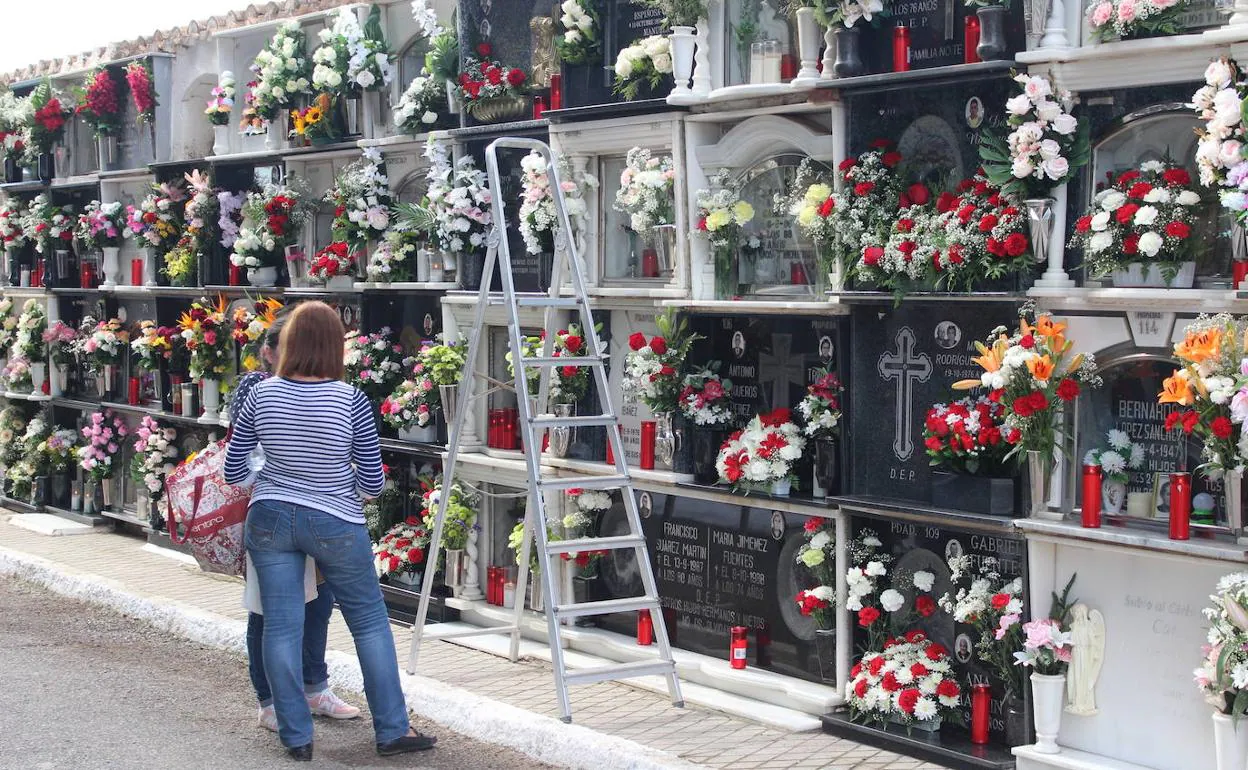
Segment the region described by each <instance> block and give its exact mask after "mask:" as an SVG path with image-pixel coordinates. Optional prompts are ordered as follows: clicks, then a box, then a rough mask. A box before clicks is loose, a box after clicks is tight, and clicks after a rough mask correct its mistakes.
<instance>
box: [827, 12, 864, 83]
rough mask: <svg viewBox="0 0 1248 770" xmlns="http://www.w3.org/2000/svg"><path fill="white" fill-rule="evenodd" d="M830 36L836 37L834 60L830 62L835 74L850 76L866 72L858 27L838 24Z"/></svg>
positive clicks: (841, 76)
mask: <svg viewBox="0 0 1248 770" xmlns="http://www.w3.org/2000/svg"><path fill="white" fill-rule="evenodd" d="M832 36H833V37H834V38H836V61H835V62H833V64H832V71H833V72H835V73H836V76H837V77H838V78H852V77H854V76H855V75H861V74H863V73H864V72H866V71H867V68H866V65H865V64H863V63H862V48H861V46H860V45H859V42H860V38H859V35H858V28H857V27H846V26H844V25H843V24H838V25H837V26H836V31H835V32H833V33H832Z"/></svg>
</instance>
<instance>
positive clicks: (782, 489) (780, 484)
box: [771, 478, 793, 497]
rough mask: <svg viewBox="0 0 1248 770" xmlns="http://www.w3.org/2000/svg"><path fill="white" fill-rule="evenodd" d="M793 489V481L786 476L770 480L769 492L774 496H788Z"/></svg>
mask: <svg viewBox="0 0 1248 770" xmlns="http://www.w3.org/2000/svg"><path fill="white" fill-rule="evenodd" d="M792 489H793V482H792V481H790V480H789V479H787V478H783V479H778V480H776V481H773V482H771V493H772V494H773V495H775V496H776V497H788V496H789V492H791V491H792Z"/></svg>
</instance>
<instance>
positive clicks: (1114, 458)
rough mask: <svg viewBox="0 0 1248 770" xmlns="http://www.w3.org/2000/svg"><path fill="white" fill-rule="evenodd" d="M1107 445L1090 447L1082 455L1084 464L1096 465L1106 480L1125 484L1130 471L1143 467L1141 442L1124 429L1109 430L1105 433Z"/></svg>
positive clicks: (1142, 446)
mask: <svg viewBox="0 0 1248 770" xmlns="http://www.w3.org/2000/svg"><path fill="white" fill-rule="evenodd" d="M1105 441H1106V443H1107V444H1108V445H1109V447H1108V448H1107V449H1100V448H1098V449H1090V450H1088V453H1087V454H1086V455H1084V457H1083V463H1084V465H1096V466H1099V467H1100V469H1101V474H1102V475H1103V477H1104V478H1105V479H1106V480H1108V481H1115V482H1118V483H1120V484H1126V483H1127V481H1128V480H1129V479H1130V471H1138V470H1141V469H1142V468H1143V467H1144V460H1145V451H1144V445H1143V444H1137V443H1135V442H1134V441H1132V440H1131V437H1130V436H1128V435H1127V433H1126V431H1122V430H1117V429H1114V430H1111V431H1109V433H1107V434H1106V435H1105Z"/></svg>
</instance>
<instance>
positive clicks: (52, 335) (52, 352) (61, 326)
mask: <svg viewBox="0 0 1248 770" xmlns="http://www.w3.org/2000/svg"><path fill="white" fill-rule="evenodd" d="M77 339H78V332H77V330H75V329H74V327H72V326H70V325H68V324H66V323H65V322H64V321H53V322H52V323H51V324H50V325H49V326H48V328H47V329H46V330H44V332H43V344H44V345H46V346H47V350H48V361H49V362H50V363H51V364H52V365H54V366H65V365H68V364H70V363H73V360H74V342H75V341H76V340H77Z"/></svg>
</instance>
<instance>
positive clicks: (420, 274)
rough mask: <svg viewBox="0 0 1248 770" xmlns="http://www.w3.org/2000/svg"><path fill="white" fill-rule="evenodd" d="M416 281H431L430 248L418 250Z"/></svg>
mask: <svg viewBox="0 0 1248 770" xmlns="http://www.w3.org/2000/svg"><path fill="white" fill-rule="evenodd" d="M416 282H417V283H428V282H429V249H418V250H417V251H416Z"/></svg>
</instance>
